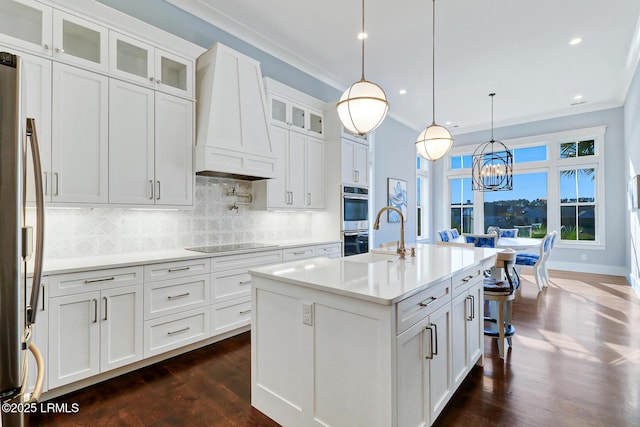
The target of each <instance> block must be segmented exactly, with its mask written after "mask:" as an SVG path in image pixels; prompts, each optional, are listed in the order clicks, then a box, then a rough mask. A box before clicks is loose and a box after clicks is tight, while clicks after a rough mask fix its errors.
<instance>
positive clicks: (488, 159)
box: [471, 93, 513, 191]
mask: <svg viewBox="0 0 640 427" xmlns="http://www.w3.org/2000/svg"><path fill="white" fill-rule="evenodd" d="M489 96H490V97H491V140H490V141H489V142H485V143H484V144H482V145H480V146H479V147H478V148H476V150H475V151H474V152H473V164H472V169H471V173H472V177H473V179H472V180H471V181H472V188H473V190H474V191H508V190H513V154H511V151H510V150H509V149H508V148H507V146H506V145H504V144H503V143H502V142H501V141H496V140H494V139H493V97H494V96H496V94H495V93H490V94H489Z"/></svg>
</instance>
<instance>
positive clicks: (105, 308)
mask: <svg viewBox="0 0 640 427" xmlns="http://www.w3.org/2000/svg"><path fill="white" fill-rule="evenodd" d="M102 299H103V300H104V317H103V318H102V320H107V312H108V311H109V300H108V299H107V297H102Z"/></svg>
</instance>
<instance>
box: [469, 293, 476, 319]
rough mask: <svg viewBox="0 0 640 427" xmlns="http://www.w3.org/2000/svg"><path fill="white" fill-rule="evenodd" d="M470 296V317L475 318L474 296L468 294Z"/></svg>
mask: <svg viewBox="0 0 640 427" xmlns="http://www.w3.org/2000/svg"><path fill="white" fill-rule="evenodd" d="M470 297H471V319H475V318H476V296H475V295H470Z"/></svg>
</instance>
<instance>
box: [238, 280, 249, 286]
mask: <svg viewBox="0 0 640 427" xmlns="http://www.w3.org/2000/svg"><path fill="white" fill-rule="evenodd" d="M240 284H241V285H250V284H251V280H241V281H240Z"/></svg>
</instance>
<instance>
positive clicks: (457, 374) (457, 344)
mask: <svg viewBox="0 0 640 427" xmlns="http://www.w3.org/2000/svg"><path fill="white" fill-rule="evenodd" d="M471 303H472V301H471V297H470V296H469V293H468V292H463V293H461V294H460V295H458V296H457V297H455V298H454V299H453V302H452V304H451V330H452V336H453V340H452V342H451V369H452V372H453V383H454V384H455V385H456V386H457V385H459V384H460V383H461V382H462V380H464V378H465V376H466V375H467V372H468V371H469V368H470V366H469V364H470V360H469V353H470V350H469V344H470V340H469V336H468V333H469V327H468V325H467V323H469V322H470V321H471V320H470V319H471V315H472V309H471Z"/></svg>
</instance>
